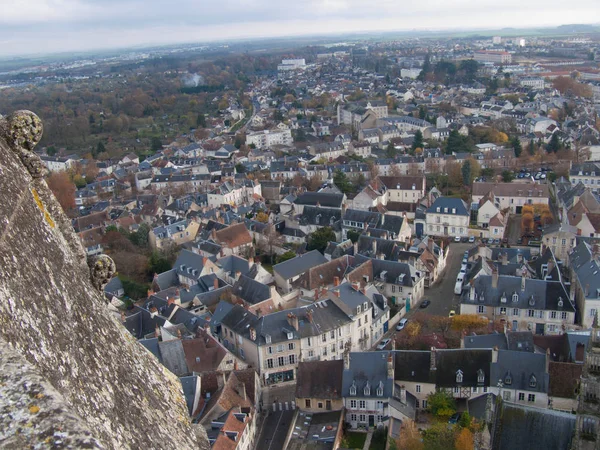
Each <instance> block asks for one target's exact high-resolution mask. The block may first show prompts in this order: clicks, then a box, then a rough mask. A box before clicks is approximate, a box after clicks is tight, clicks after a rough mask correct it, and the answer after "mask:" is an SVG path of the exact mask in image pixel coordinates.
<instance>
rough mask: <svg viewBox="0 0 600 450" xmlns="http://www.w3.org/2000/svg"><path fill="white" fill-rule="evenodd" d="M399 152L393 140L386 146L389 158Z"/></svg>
mask: <svg viewBox="0 0 600 450" xmlns="http://www.w3.org/2000/svg"><path fill="white" fill-rule="evenodd" d="M397 154H398V150H396V147H394V144H393V143H392V142H388V145H387V147H386V148H385V156H387V157H388V158H395V157H396V155H397Z"/></svg>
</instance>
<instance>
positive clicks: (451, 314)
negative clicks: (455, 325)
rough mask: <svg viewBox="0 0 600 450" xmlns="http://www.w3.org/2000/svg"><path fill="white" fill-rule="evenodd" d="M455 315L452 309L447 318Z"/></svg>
mask: <svg viewBox="0 0 600 450" xmlns="http://www.w3.org/2000/svg"><path fill="white" fill-rule="evenodd" d="M455 315H456V311H454V310H453V309H451V310H450V313H449V314H448V317H450V318H452V317H454V316H455Z"/></svg>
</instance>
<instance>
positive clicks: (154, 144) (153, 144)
mask: <svg viewBox="0 0 600 450" xmlns="http://www.w3.org/2000/svg"><path fill="white" fill-rule="evenodd" d="M150 150H152V151H153V152H156V151H158V150H162V142H161V140H160V138H158V137H156V136H155V137H153V138H152V140H151V141H150Z"/></svg>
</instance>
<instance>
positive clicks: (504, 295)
mask: <svg viewBox="0 0 600 450" xmlns="http://www.w3.org/2000/svg"><path fill="white" fill-rule="evenodd" d="M500 302H501V303H506V292H503V293H502V297H500Z"/></svg>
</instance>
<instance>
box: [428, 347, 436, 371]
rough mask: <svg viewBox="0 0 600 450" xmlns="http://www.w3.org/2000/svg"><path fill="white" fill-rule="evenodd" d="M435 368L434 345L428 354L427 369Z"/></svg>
mask: <svg viewBox="0 0 600 450" xmlns="http://www.w3.org/2000/svg"><path fill="white" fill-rule="evenodd" d="M435 369H436V367H435V347H431V353H430V354H429V370H435Z"/></svg>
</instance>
